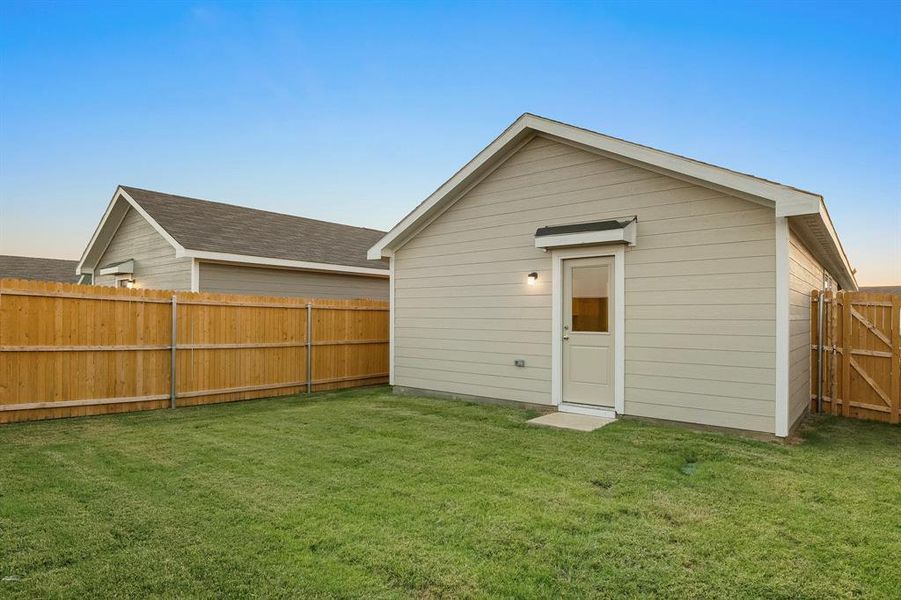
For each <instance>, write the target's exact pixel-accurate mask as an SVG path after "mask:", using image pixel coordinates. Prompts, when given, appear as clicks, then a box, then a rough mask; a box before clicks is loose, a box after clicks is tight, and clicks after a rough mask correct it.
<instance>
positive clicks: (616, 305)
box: [551, 246, 626, 415]
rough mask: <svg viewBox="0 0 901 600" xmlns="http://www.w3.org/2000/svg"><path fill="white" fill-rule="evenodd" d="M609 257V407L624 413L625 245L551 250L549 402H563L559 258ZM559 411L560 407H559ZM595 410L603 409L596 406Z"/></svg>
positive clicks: (561, 303)
mask: <svg viewBox="0 0 901 600" xmlns="http://www.w3.org/2000/svg"><path fill="white" fill-rule="evenodd" d="M597 256H612V257H613V281H614V285H613V352H614V356H613V377H614V383H613V408H614V411H615V413H616V414H620V415H621V414H625V412H626V290H625V287H626V265H625V262H626V261H625V246H598V247H593V248H565V249H555V250H551V404H553V405H554V406H557V407H558V409H559V408H560V407H561V406H562V405H564V402H563V261H564V260H567V259H570V258H593V257H597ZM570 406H572V405H570ZM561 410H562V409H561ZM598 410H603V408H602V407H600V408H599V409H598Z"/></svg>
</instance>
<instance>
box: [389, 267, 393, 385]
mask: <svg viewBox="0 0 901 600" xmlns="http://www.w3.org/2000/svg"><path fill="white" fill-rule="evenodd" d="M394 260H395V259H394V257H393V256H392V257H391V258H389V259H388V272H389V273H390V277H389V279H388V385H394V381H395V378H394V349H395V348H394Z"/></svg>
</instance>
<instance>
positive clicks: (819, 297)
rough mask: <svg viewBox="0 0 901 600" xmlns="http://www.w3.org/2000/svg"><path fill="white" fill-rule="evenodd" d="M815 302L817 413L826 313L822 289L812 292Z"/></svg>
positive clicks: (818, 411)
mask: <svg viewBox="0 0 901 600" xmlns="http://www.w3.org/2000/svg"><path fill="white" fill-rule="evenodd" d="M814 295H815V297H816V303H817V311H816V316H815V318H816V320H817V328H816V336H817V370H816V378H817V387H816V391H817V414H820V413H822V412H823V329H824V327H823V317H824V315H825V313H826V307H825V303H826V294H825V293H824V292H823V291H816V292H814ZM811 333H812V332H811Z"/></svg>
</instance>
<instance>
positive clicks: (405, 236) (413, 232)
mask: <svg viewBox="0 0 901 600" xmlns="http://www.w3.org/2000/svg"><path fill="white" fill-rule="evenodd" d="M534 138H535V134H531V135H526V136H524V137H522V138H521V139H519V140H518V141H517V142H516V143H513V144H511V146H510V147H509V148H508V149H507V150H505V151H504V152H503V153H499V154H498V155H497V156H496V157H495V158H496V159H497V160H496V161H495V162H492V163H491V166H490V167H489V168H485V169H484V170H483V172H482V173H481V174H480V175H479V176H478V177H475V178H474V179H473V180H472V181H471V182H470V183H469V184H467V185H466V186H465V187H463V188H462V189H461V190H460V191H458V192H455V193H454V194H453V195H452V196H451V197H449V198H448V199H447V201H445V202H442V203H441V205H440V206H439V207H436V209H435V210H434V211H432V214H430V215H428V216H427V217H426V218H425V219H423V221H422V223H420V224H419V225H416V226H415V227H412V228H411V229H410V230H408V231H406V232H403V233H402V234H401V235H400V236H398V238H397V239H396V240H395V241H394V243H393V244H392V245H391V248H390V249H385V250H384V251H383V252H388V254H385V255H384V256H389V257H390V256H394V252H395V251H397V250H400V249H401V248H403V247H404V245H405V244H406V243H407V242H409V241H410V240H412V239H413V238H415V237H416V236H417V235H418V234H419V232H420V231H422V230H423V229H425V228H426V227H428V226H429V225H431V224H432V223H433V222H434V221H435V220H437V219H438V217H440V216H441V215H443V214H444V213H446V212H447V211H448V210H450V208H451V207H452V206H453V205H454V204H456V203H457V200H459V199H460V198H462V197H463V196H465V195H466V194H468V193H469V192H470V191H471V190H472V189H473V188H475V187H476V186H477V185H479V184H480V183H482V182H483V181H484V180H485V178H486V177H488V176H489V175H491V174H492V173H494V172H495V171H496V170H497V169H498V168H500V167H501V166H502V165H503V164H504V163H505V162H507V161H508V160H509V159H510V157H512V156H513V155H514V154H516V152H517V151H518V150H519V149H520V148H522V147H523V146H525V145H526V144H528V143H529V142H530V141H531V140H533V139H534ZM366 257H367V258H369V259H370V260H372V256H371V255H370V254H369V252H367V253H366ZM375 258H376V259H378V258H379V257H378V256H376V257H375Z"/></svg>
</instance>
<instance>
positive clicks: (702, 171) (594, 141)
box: [523, 115, 821, 214]
mask: <svg viewBox="0 0 901 600" xmlns="http://www.w3.org/2000/svg"><path fill="white" fill-rule="evenodd" d="M523 119H524V120H525V121H526V126H527V127H530V128H532V129H535V130H536V131H540V132H543V133H547V134H550V135H554V136H557V137H560V138H564V139H567V140H570V141H572V142H576V143H579V144H584V145H585V146H589V147H592V148H596V149H598V150H601V151H605V152H609V153H611V154H613V155H615V156H616V157H619V158H628V159H630V160H634V161H637V162H639V163H641V164H642V165H649V166H653V167H657V168H661V169H665V170H667V171H670V172H673V173H678V174H681V175H683V176H686V177H692V178H694V179H697V180H698V181H704V182H707V183H710V184H714V185H719V186H722V187H724V188H727V189H730V190H735V191H738V192H743V193H745V194H748V195H749V196H753V197H755V198H762V199H766V200H770V201H772V202H774V203H775V204H776V206H778V205H779V204H792V203H798V204H801V205H807V206H810V201H811V200H814V201H819V200H820V199H821V198H820V196H818V195H817V194H812V193H810V192H804V191H801V190H796V189H794V188H790V187H787V186H784V185H780V184H778V183H773V182H769V181H764V180H762V179H759V178H756V177H752V176H750V175H744V174H742V173H737V172H735V171H730V170H728V169H724V168H723V167H717V166H714V165H708V164H704V163H701V162H698V161H695V160H692V159H690V158H685V157H682V156H677V155H675V154H671V153H669V152H664V151H662V150H656V149H654V148H649V147H648V146H642V145H639V144H635V143H632V142H627V141H625V140H620V139H617V138H612V137H609V136H606V135H603V134H601V133H596V132H593V131H588V130H587V129H580V128H578V127H573V126H572V125H566V124H565V123H559V122H556V121H551V120H549V119H544V118H542V117H537V116H535V115H525V116H524V117H523ZM809 212H816V210H811V211H809ZM807 214H809V213H807Z"/></svg>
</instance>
